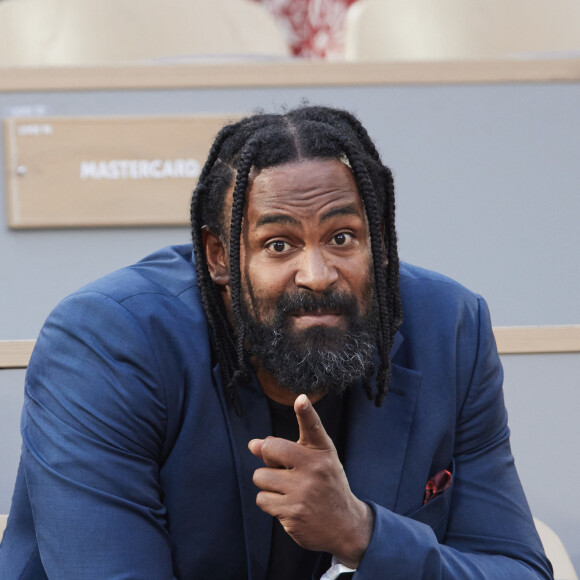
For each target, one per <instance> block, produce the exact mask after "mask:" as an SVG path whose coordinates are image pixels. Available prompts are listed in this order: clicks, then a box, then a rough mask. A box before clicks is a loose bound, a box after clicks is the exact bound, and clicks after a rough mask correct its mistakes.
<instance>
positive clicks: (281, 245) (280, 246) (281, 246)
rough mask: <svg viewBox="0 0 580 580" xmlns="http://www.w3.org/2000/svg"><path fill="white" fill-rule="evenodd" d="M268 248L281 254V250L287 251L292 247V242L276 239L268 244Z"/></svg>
mask: <svg viewBox="0 0 580 580" xmlns="http://www.w3.org/2000/svg"><path fill="white" fill-rule="evenodd" d="M266 248H267V249H268V250H271V251H272V252H276V253H278V254H280V253H281V252H287V251H288V250H289V249H290V244H289V243H288V242H283V241H282V240H274V241H273V242H270V243H269V244H267V245H266Z"/></svg>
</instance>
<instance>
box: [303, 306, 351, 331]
mask: <svg viewBox="0 0 580 580" xmlns="http://www.w3.org/2000/svg"><path fill="white" fill-rule="evenodd" d="M292 319H293V320H294V326H295V328H311V327H313V326H339V325H340V324H341V321H342V314H340V312H339V311H337V310H328V309H320V310H315V311H304V310H298V311H296V312H294V313H293V314H292Z"/></svg>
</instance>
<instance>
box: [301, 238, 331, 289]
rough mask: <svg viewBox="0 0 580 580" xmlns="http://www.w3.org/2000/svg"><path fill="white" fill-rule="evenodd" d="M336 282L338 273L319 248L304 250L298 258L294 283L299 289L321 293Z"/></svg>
mask: <svg viewBox="0 0 580 580" xmlns="http://www.w3.org/2000/svg"><path fill="white" fill-rule="evenodd" d="M337 280H338V271H337V269H336V267H335V266H334V264H333V263H332V261H331V260H330V259H329V258H328V257H327V256H325V255H324V252H323V251H322V250H321V249H320V248H309V249H304V250H303V251H302V252H301V255H300V257H299V263H298V268H297V270H296V274H295V276H294V282H295V284H296V286H298V287H299V288H307V289H308V290H312V291H313V292H323V291H324V290H326V289H327V288H328V287H329V286H331V285H332V284H334V283H335V282H336V281H337Z"/></svg>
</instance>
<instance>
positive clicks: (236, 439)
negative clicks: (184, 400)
mask: <svg viewBox="0 0 580 580" xmlns="http://www.w3.org/2000/svg"><path fill="white" fill-rule="evenodd" d="M214 378H215V380H216V382H217V384H218V389H219V391H220V397H221V399H222V405H224V407H225V408H226V413H227V417H228V420H229V428H230V438H231V441H232V449H233V452H234V458H235V464H236V470H237V475H238V484H239V490H240V499H241V504H242V516H243V523H244V534H245V541H246V552H247V556H248V578H249V580H263V579H264V578H265V577H266V572H267V570H268V560H269V557H270V543H271V539H272V517H271V516H270V515H268V514H267V513H265V512H263V511H262V510H261V509H260V508H259V507H258V506H257V505H256V495H257V493H258V488H257V487H256V486H255V485H254V483H253V482H252V476H253V474H254V471H255V470H256V469H258V468H259V467H264V463H263V462H262V461H261V460H260V459H258V458H257V457H254V456H253V455H252V454H251V453H250V451H249V449H248V443H249V441H250V440H251V439H263V438H265V437H267V436H268V435H271V434H272V425H271V419H270V410H269V408H268V403H267V400H266V397H265V395H264V394H263V391H262V389H261V388H260V386H259V385H258V382H257V379H256V378H255V377H254V379H253V381H252V383H251V384H250V385H245V386H243V387H239V388H238V395H239V397H240V402H241V404H242V409H243V415H242V416H241V417H238V416H237V415H236V412H235V411H234V409H233V407H232V405H231V404H228V403H227V402H226V401H225V397H224V396H223V392H222V389H221V387H220V386H219V385H221V378H220V377H219V369H218V367H216V368H215V369H214ZM226 557H227V556H226Z"/></svg>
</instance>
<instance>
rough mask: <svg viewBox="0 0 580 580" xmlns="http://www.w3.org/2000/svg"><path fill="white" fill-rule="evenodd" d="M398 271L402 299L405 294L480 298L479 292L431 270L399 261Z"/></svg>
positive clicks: (457, 298) (467, 298) (470, 299)
mask: <svg viewBox="0 0 580 580" xmlns="http://www.w3.org/2000/svg"><path fill="white" fill-rule="evenodd" d="M399 272H400V284H401V294H402V295H403V299H404V298H405V296H408V297H409V298H415V297H416V298H420V297H426V296H429V297H430V298H431V299H437V298H440V299H443V300H450V301H459V302H468V303H471V302H477V301H478V300H479V299H481V296H480V295H479V294H477V293H476V292H473V291H472V290H469V289H468V288H466V287H465V286H463V285H462V284H460V283H459V282H457V281H456V280H453V279H452V278H449V277H448V276H445V275H444V274H440V273H438V272H434V271H432V270H427V269H425V268H421V267H419V266H414V265H412V264H408V263H406V262H401V267H400V270H399Z"/></svg>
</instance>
